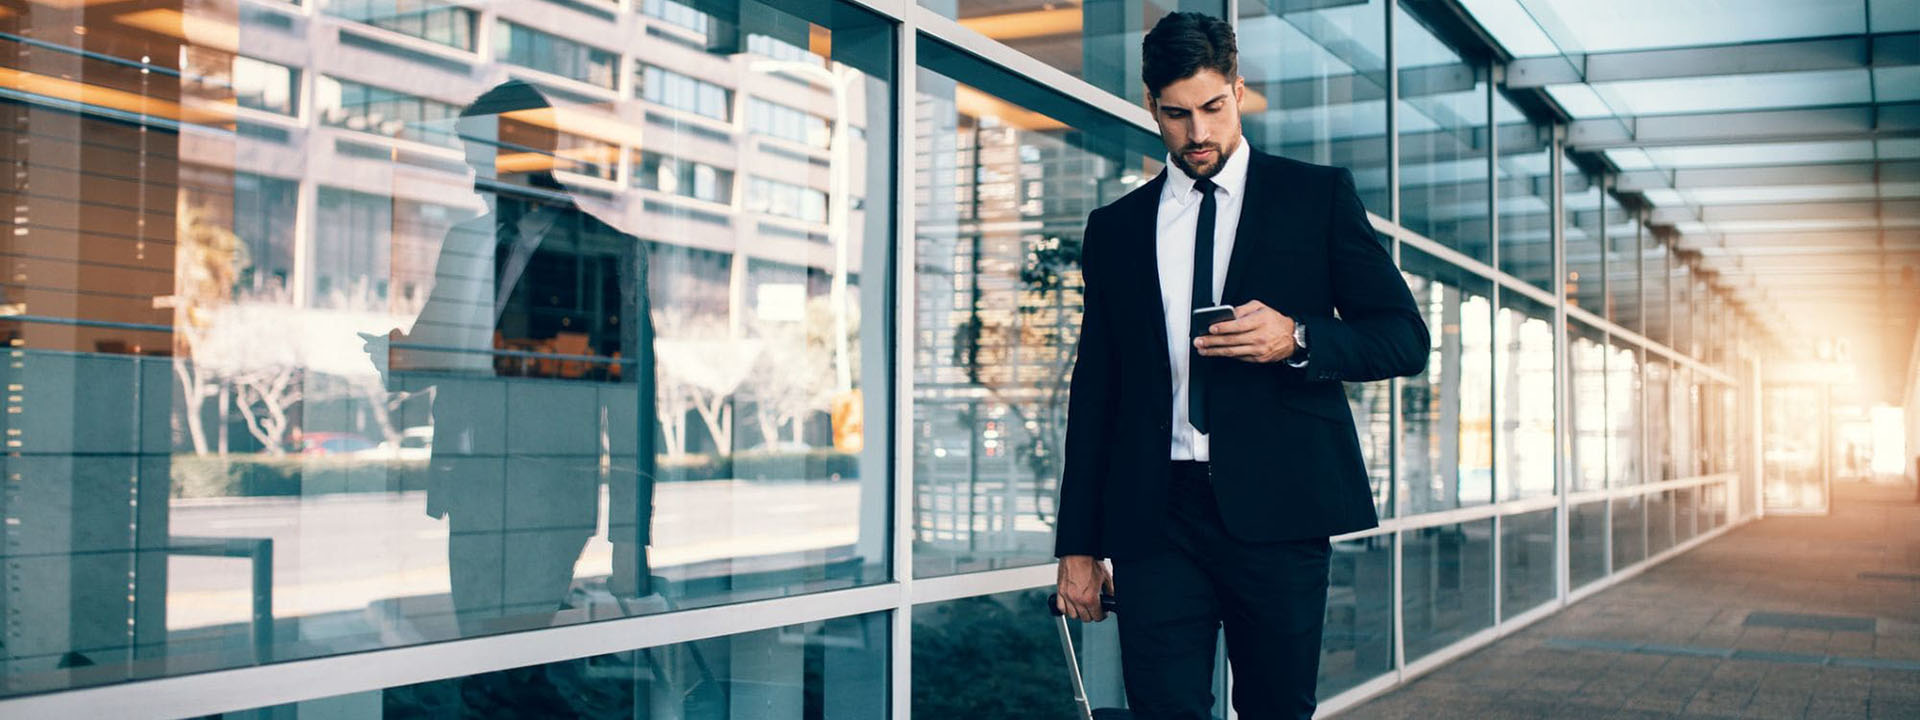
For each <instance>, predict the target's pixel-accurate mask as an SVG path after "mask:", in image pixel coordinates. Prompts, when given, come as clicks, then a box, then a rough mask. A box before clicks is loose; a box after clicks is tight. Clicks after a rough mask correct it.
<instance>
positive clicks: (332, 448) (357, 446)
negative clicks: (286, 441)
mask: <svg viewBox="0 0 1920 720" xmlns="http://www.w3.org/2000/svg"><path fill="white" fill-rule="evenodd" d="M373 448H374V444H373V441H371V440H368V439H366V438H363V437H360V436H359V435H355V434H353V433H343V432H312V433H307V434H305V435H302V436H301V437H300V454H301V455H352V454H356V453H360V452H364V451H367V450H372V449H373Z"/></svg>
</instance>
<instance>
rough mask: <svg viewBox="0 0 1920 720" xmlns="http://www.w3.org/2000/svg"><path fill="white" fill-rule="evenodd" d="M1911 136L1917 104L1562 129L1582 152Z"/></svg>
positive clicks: (1641, 119) (1606, 121)
mask: <svg viewBox="0 0 1920 720" xmlns="http://www.w3.org/2000/svg"><path fill="white" fill-rule="evenodd" d="M1911 136H1920V102H1906V103H1892V104H1879V105H1876V104H1873V103H1863V104H1854V105H1835V106H1830V107H1819V108H1799V109H1790V110H1747V111H1738V112H1709V113H1685V114H1678V115H1640V116H1633V117H1625V118H1596V119H1592V120H1575V121H1573V122H1572V123H1569V124H1568V125H1567V144H1568V145H1569V146H1570V147H1573V148H1575V149H1577V150H1580V151H1583V152H1587V151H1597V150H1605V149H1608V148H1626V147H1658V146H1671V145H1724V144H1729V143H1747V142H1754V141H1759V140H1799V141H1810V140H1839V139H1847V140H1861V139H1872V138H1891V137H1911Z"/></svg>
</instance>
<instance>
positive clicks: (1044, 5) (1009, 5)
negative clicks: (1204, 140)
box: [920, 0, 1259, 104]
mask: <svg viewBox="0 0 1920 720" xmlns="http://www.w3.org/2000/svg"><path fill="white" fill-rule="evenodd" d="M1244 4H1259V2H1258V0H1254V2H1250V3H1244ZM920 6H921V7H924V8H927V9H928V10H932V11H934V12H936V13H939V14H941V15H943V16H946V17H948V18H952V19H955V20H958V21H960V25H961V26H963V27H965V28H967V29H969V30H972V31H974V32H977V33H980V34H981V35H985V36H987V37H989V38H992V39H994V40H996V41H998V42H999V43H1000V44H1002V45H1005V46H1007V47H1009V48H1012V49H1014V50H1018V51H1020V52H1022V53H1025V54H1026V55H1028V56H1030V57H1032V58H1033V59H1035V60H1039V61H1040V62H1043V63H1046V64H1048V65H1051V66H1053V67H1055V68H1058V69H1060V70H1062V71H1065V72H1066V73H1067V74H1069V75H1072V76H1074V77H1077V78H1080V79H1082V80H1085V81H1087V84H1089V85H1092V86H1093V87H1096V88H1099V89H1101V90H1104V91H1106V92H1109V93H1112V94H1114V95H1117V96H1119V97H1121V98H1125V99H1126V100H1127V101H1129V102H1132V103H1136V104H1137V103H1139V102H1141V101H1143V100H1145V99H1146V90H1145V87H1144V85H1143V84H1142V83H1141V81H1140V40H1141V39H1142V38H1145V37H1146V35H1147V30H1149V29H1151V28H1152V27H1153V24H1154V23H1156V22H1159V21H1160V18H1162V17H1166V15H1167V13H1171V12H1175V11H1183V12H1198V13H1205V14H1207V15H1212V16H1214V17H1221V16H1224V15H1226V4H1225V3H1224V2H1223V1H1222V0H1081V1H1080V2H1067V3H1060V2H1049V1H1047V0H1011V2H1009V1H1007V0H920ZM1242 32H1245V31H1242ZM1244 51H1245V50H1243V51H1242V52H1244Z"/></svg>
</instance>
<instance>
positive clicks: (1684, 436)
mask: <svg viewBox="0 0 1920 720" xmlns="http://www.w3.org/2000/svg"><path fill="white" fill-rule="evenodd" d="M1667 398H1668V399H1667V418H1668V420H1667V423H1668V424H1667V431H1668V437H1669V438H1671V439H1670V440H1669V442H1671V443H1673V477H1675V478H1686V477H1693V476H1694V475H1697V474H1698V472H1696V470H1697V468H1695V467H1694V447H1693V441H1694V437H1693V420H1694V417H1693V413H1694V410H1693V369H1692V368H1690V367H1688V366H1685V365H1680V364H1678V363H1676V364H1674V366H1673V369H1672V372H1671V374H1670V376H1669V378H1668V381H1667Z"/></svg>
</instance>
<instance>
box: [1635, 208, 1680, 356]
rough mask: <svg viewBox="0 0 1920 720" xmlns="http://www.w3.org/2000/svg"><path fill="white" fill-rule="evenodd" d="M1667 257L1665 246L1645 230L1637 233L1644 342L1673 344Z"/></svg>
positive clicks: (1670, 282)
mask: <svg viewBox="0 0 1920 720" xmlns="http://www.w3.org/2000/svg"><path fill="white" fill-rule="evenodd" d="M1668 259H1669V254H1668V253H1667V248H1666V246H1665V245H1663V244H1661V243H1660V240H1659V239H1658V238H1657V237H1655V236H1654V233H1653V230H1652V229H1651V228H1647V229H1645V230H1643V231H1642V232H1641V233H1640V282H1641V284H1642V285H1643V287H1644V289H1643V290H1642V291H1641V293H1642V297H1643V300H1642V303H1643V305H1642V306H1643V307H1645V308H1646V311H1645V313H1644V320H1643V323H1644V325H1645V326H1646V336H1647V339H1649V340H1652V341H1654V342H1656V343H1661V344H1667V343H1670V342H1672V341H1673V296H1672V288H1673V282H1672V278H1671V277H1670V276H1669V275H1668V273H1667V261H1668Z"/></svg>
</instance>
